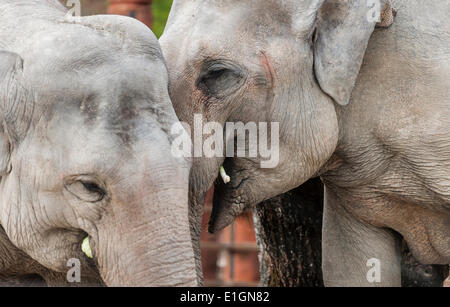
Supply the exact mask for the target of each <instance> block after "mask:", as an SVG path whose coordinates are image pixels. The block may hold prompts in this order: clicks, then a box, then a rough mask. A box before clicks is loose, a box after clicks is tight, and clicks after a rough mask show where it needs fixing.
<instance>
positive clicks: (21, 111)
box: [0, 0, 198, 286]
mask: <svg viewBox="0 0 450 307" xmlns="http://www.w3.org/2000/svg"><path fill="white" fill-rule="evenodd" d="M0 16H2V18H1V20H0V115H1V123H2V125H1V133H0V148H1V150H0V151H1V153H0V174H1V182H0V280H2V281H4V280H5V279H6V280H8V277H11V278H13V279H14V278H16V279H18V280H21V279H22V280H31V282H30V283H31V285H33V284H36V283H34V282H33V280H34V281H36V280H38V281H40V282H43V283H45V284H46V285H54V286H66V285H67V286H68V285H75V286H76V285H78V284H77V283H78V282H80V284H84V285H86V284H88V285H94V286H95V285H106V286H196V285H197V280H198V276H197V269H196V267H195V262H194V251H193V246H192V240H191V236H190V232H189V220H188V180H189V171H190V167H191V161H190V159H187V158H176V157H173V156H172V155H171V154H170V152H171V146H172V145H171V143H172V141H173V137H172V136H171V134H170V133H169V130H170V127H171V126H172V125H174V124H175V123H177V122H178V119H177V117H176V114H175V111H174V109H173V107H172V103H171V100H170V97H169V94H168V75H167V69H166V65H165V61H164V59H163V56H162V51H161V48H160V46H159V43H158V40H157V38H156V37H155V35H154V34H153V33H152V32H151V30H150V29H149V28H148V27H146V26H145V25H144V24H142V23H141V22H139V21H137V20H135V19H132V18H129V17H123V16H107V15H105V16H101V15H99V16H89V17H77V16H72V15H71V14H68V12H67V9H66V8H65V7H64V6H63V5H62V4H60V3H59V1H57V0H0ZM77 263H78V267H77V266H76V265H77ZM77 268H78V270H79V271H78V274H79V275H81V276H79V278H78V279H79V280H76V276H77V272H76V271H73V270H72V269H77ZM70 270H72V271H70ZM69 271H70V272H69ZM69 273H70V274H69ZM72 273H73V274H72ZM38 277H40V280H39V278H38ZM66 277H67V278H66ZM69 277H71V278H72V279H71V280H69ZM40 282H38V284H40Z"/></svg>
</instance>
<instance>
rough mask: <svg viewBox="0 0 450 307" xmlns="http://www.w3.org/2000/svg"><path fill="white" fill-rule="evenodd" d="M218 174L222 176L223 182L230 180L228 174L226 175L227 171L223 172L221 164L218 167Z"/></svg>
mask: <svg viewBox="0 0 450 307" xmlns="http://www.w3.org/2000/svg"><path fill="white" fill-rule="evenodd" d="M220 176H221V177H222V180H223V182H224V183H225V184H227V183H228V182H230V181H231V178H230V176H228V175H227V172H225V169H224V168H223V166H221V167H220Z"/></svg>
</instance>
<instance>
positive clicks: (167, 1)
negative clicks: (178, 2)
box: [152, 0, 172, 37]
mask: <svg viewBox="0 0 450 307" xmlns="http://www.w3.org/2000/svg"><path fill="white" fill-rule="evenodd" d="M171 6H172V0H153V5H152V9H153V18H154V19H153V32H155V34H156V36H157V37H160V36H161V34H162V33H163V31H164V27H165V25H166V21H167V17H168V16H169V12H170V7H171Z"/></svg>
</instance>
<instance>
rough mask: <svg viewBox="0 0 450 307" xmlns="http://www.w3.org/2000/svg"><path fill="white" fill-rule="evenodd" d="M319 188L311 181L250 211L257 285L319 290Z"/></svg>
mask: <svg viewBox="0 0 450 307" xmlns="http://www.w3.org/2000/svg"><path fill="white" fill-rule="evenodd" d="M321 200H323V185H322V182H321V181H320V179H313V180H310V181H308V182H307V183H305V184H303V185H302V186H301V187H299V188H297V189H295V190H292V191H290V192H287V193H285V194H283V195H280V196H277V197H275V198H273V199H270V200H268V201H266V202H264V203H262V204H260V205H258V206H257V207H256V209H255V211H254V214H255V222H256V233H257V235H256V237H257V241H258V247H259V250H260V255H261V282H262V284H263V285H265V286H275V287H299V286H303V287H321V286H323V280H322V268H321V266H322V261H321V260H322V248H321V244H322V212H323V201H321Z"/></svg>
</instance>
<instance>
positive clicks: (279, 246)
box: [254, 178, 449, 287]
mask: <svg viewBox="0 0 450 307" xmlns="http://www.w3.org/2000/svg"><path fill="white" fill-rule="evenodd" d="M322 213H323V184H322V182H321V181H320V179H318V178H315V179H311V180H309V181H308V182H306V183H305V184H303V185H302V186H300V187H298V188H297V189H294V190H292V191H290V192H287V193H285V194H282V195H280V196H277V197H275V198H273V199H270V200H268V201H265V202H263V203H261V204H259V205H258V206H256V208H255V210H254V219H255V230H256V238H257V242H258V248H259V253H260V261H261V283H262V285H263V286H269V287H317V286H323V279H322V269H321V267H322V254H321V251H322V248H321V244H322V243H321V241H322V239H321V237H322ZM448 272H449V267H448V266H447V265H421V264H419V263H418V262H417V261H416V260H415V259H414V258H413V257H412V255H411V253H410V252H409V250H408V248H407V246H406V244H405V243H404V244H403V257H402V286H404V287H436V286H442V285H443V282H444V280H445V278H446V277H447V276H448Z"/></svg>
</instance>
